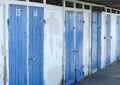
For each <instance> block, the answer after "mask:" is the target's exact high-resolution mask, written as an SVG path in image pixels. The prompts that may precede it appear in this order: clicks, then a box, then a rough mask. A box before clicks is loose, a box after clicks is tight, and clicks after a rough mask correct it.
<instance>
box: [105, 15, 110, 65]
mask: <svg viewBox="0 0 120 85" xmlns="http://www.w3.org/2000/svg"><path fill="white" fill-rule="evenodd" d="M106 24H107V29H106V32H107V33H106V43H107V44H106V46H107V47H106V48H107V50H106V65H109V64H110V49H111V46H110V45H111V16H110V15H107V23H106Z"/></svg>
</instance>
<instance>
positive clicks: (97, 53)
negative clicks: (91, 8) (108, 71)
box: [91, 12, 101, 73]
mask: <svg viewBox="0 0 120 85" xmlns="http://www.w3.org/2000/svg"><path fill="white" fill-rule="evenodd" d="M91 35H92V42H91V43H92V59H91V60H92V61H91V62H92V66H91V68H92V73H94V72H96V71H97V70H98V69H100V67H101V14H100V13H96V12H94V13H92V34H91Z"/></svg>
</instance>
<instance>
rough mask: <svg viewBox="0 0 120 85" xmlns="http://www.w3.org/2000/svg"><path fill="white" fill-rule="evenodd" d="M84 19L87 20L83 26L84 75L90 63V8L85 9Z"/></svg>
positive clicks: (86, 73)
mask: <svg viewBox="0 0 120 85" xmlns="http://www.w3.org/2000/svg"><path fill="white" fill-rule="evenodd" d="M83 19H84V21H85V23H84V28H83V66H84V68H83V71H84V76H87V75H88V72H89V64H90V53H89V52H90V48H89V47H90V46H89V45H90V10H84V11H83Z"/></svg>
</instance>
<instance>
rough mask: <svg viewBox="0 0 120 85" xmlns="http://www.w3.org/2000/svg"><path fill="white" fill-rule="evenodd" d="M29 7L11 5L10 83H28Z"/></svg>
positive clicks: (12, 84) (19, 84)
mask: <svg viewBox="0 0 120 85" xmlns="http://www.w3.org/2000/svg"><path fill="white" fill-rule="evenodd" d="M26 14H27V7H26V6H20V5H9V20H8V29H9V85H27V63H26V62H27V50H26V46H27V42H26V35H27V33H26V20H27V19H26V17H27V15H26Z"/></svg>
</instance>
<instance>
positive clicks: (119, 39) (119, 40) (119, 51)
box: [117, 16, 120, 60]
mask: <svg viewBox="0 0 120 85" xmlns="http://www.w3.org/2000/svg"><path fill="white" fill-rule="evenodd" d="M117 25H118V29H117V58H118V60H120V16H118V18H117Z"/></svg>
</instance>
